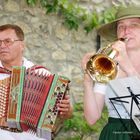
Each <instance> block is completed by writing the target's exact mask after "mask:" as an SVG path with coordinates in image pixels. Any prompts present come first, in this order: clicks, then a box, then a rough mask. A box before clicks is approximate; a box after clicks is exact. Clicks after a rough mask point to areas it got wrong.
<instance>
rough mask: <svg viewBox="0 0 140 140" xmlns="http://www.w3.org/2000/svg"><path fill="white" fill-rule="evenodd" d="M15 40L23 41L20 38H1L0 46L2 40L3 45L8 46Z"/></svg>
mask: <svg viewBox="0 0 140 140" xmlns="http://www.w3.org/2000/svg"><path fill="white" fill-rule="evenodd" d="M6 41H7V42H6ZM8 41H9V42H8ZM16 41H23V40H21V39H12V38H7V39H3V40H0V47H1V45H2V42H3V43H4V45H5V46H7V47H9V46H11V45H13V44H14V43H15V42H16Z"/></svg>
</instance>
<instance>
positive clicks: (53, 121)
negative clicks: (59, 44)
mask: <svg viewBox="0 0 140 140" xmlns="http://www.w3.org/2000/svg"><path fill="white" fill-rule="evenodd" d="M0 73H2V75H4V76H3V77H1V79H0V127H1V128H3V129H8V130H10V131H19V132H20V131H21V132H22V131H27V132H34V133H35V134H36V135H37V136H38V137H41V138H45V139H47V140H51V139H52V134H53V133H55V131H56V130H57V128H58V127H59V124H61V123H62V122H61V119H60V117H58V115H59V111H58V108H57V104H58V103H59V102H61V100H62V99H63V98H64V96H65V94H67V93H68V91H69V83H70V80H69V79H68V78H67V77H64V76H60V75H56V74H49V73H48V71H47V70H46V68H45V67H42V66H36V65H35V66H33V67H31V68H29V69H27V70H26V68H25V67H24V66H20V67H19V66H14V67H13V68H12V72H9V71H6V70H5V69H4V68H1V69H0Z"/></svg>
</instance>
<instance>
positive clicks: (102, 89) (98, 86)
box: [93, 83, 107, 95]
mask: <svg viewBox="0 0 140 140" xmlns="http://www.w3.org/2000/svg"><path fill="white" fill-rule="evenodd" d="M106 88H107V85H106V84H103V83H95V85H94V87H93V91H94V92H97V93H100V94H103V95H105V94H106Z"/></svg>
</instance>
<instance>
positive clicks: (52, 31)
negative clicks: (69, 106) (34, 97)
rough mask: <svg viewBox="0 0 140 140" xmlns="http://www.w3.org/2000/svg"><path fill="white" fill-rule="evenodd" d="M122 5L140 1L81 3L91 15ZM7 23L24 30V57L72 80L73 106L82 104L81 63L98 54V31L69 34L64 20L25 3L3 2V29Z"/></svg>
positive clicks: (0, 11) (93, 0)
mask: <svg viewBox="0 0 140 140" xmlns="http://www.w3.org/2000/svg"><path fill="white" fill-rule="evenodd" d="M121 2H124V3H130V2H134V3H140V1H139V0H133V1H131V0H114V1H113V0H79V4H80V5H81V6H82V7H85V8H87V10H88V11H89V12H90V11H92V10H93V9H96V10H97V11H99V12H100V11H103V10H105V9H106V8H107V7H110V6H112V5H113V4H120V3H121ZM7 23H13V24H17V25H19V26H20V27H21V28H22V29H23V30H24V32H25V42H26V48H25V53H24V56H25V57H27V58H28V59H30V60H32V61H33V62H34V63H37V64H40V65H44V66H46V67H47V68H48V69H49V70H50V71H51V72H53V73H58V74H61V75H64V76H67V77H69V78H70V80H71V96H72V99H73V102H74V103H77V102H82V95H83V86H82V80H83V79H82V77H83V73H82V70H81V59H82V57H83V55H84V54H85V53H86V52H95V51H96V32H95V30H93V31H92V32H90V33H89V34H87V33H86V32H85V31H84V30H83V28H82V27H80V28H79V29H78V31H75V30H68V29H67V28H66V27H65V26H63V24H62V23H63V19H62V18H60V17H58V16H57V15H55V14H48V15H46V14H45V11H44V10H43V9H42V8H41V7H29V6H27V4H26V0H0V25H2V24H7Z"/></svg>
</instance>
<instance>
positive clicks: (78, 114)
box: [64, 103, 108, 140]
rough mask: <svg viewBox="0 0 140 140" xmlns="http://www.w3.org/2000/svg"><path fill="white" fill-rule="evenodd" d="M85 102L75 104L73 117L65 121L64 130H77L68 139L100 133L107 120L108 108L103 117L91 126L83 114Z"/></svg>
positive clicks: (77, 139)
mask: <svg viewBox="0 0 140 140" xmlns="http://www.w3.org/2000/svg"><path fill="white" fill-rule="evenodd" d="M82 105H83V103H78V104H75V105H74V112H73V117H72V118H71V119H68V120H66V121H65V122H64V130H65V131H66V132H67V131H73V132H75V136H74V135H73V136H71V137H70V136H69V138H68V139H67V140H81V139H82V138H84V137H85V136H90V135H93V134H95V135H97V136H98V135H99V133H100V131H101V130H102V128H103V127H104V125H105V124H106V122H107V118H108V115H107V109H106V108H104V111H103V113H102V117H101V119H100V120H99V121H98V122H97V123H96V124H95V125H94V126H89V125H88V124H87V122H86V120H85V118H84V115H83V112H84V111H83V106H82Z"/></svg>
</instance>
